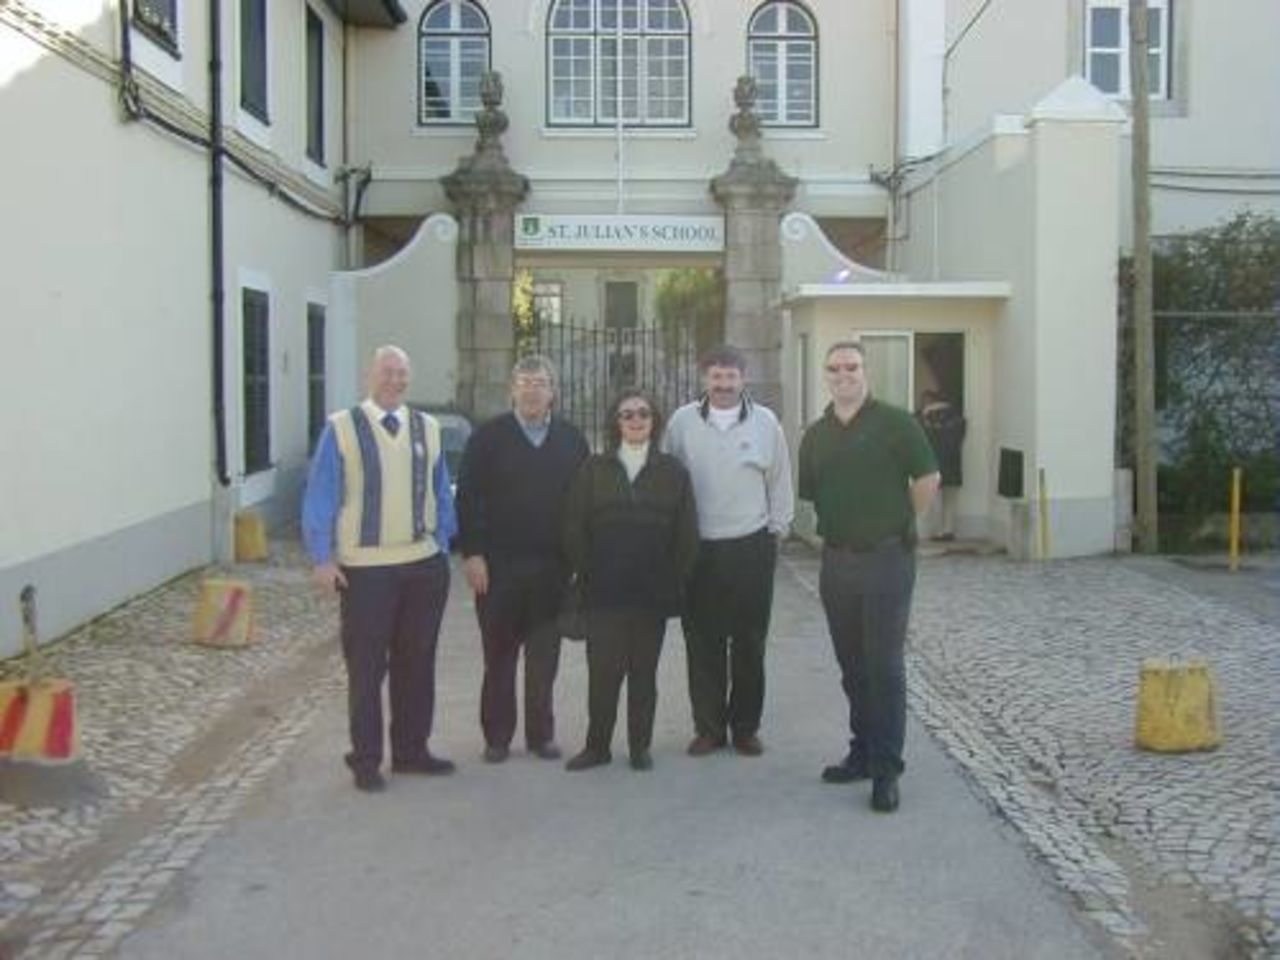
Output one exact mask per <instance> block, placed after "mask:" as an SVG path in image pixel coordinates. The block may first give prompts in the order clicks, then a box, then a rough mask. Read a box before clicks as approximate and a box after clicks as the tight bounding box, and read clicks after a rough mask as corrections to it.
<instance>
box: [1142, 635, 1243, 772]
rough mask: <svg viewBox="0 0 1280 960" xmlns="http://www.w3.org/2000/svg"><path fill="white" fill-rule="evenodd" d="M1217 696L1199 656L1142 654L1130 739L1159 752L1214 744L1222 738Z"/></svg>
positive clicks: (1192, 748) (1207, 746) (1220, 741)
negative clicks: (1173, 657)
mask: <svg viewBox="0 0 1280 960" xmlns="http://www.w3.org/2000/svg"><path fill="white" fill-rule="evenodd" d="M1216 701H1217V685H1216V684H1215V682H1214V679H1213V673H1212V672H1211V671H1210V670H1209V665H1208V664H1207V663H1206V662H1205V661H1204V660H1186V661H1178V660H1162V659H1154V658H1153V659H1148V660H1143V661H1142V667H1141V670H1140V671H1139V674H1138V717H1137V723H1136V725H1135V732H1134V743H1135V744H1136V745H1137V746H1138V748H1139V749H1142V750H1154V751H1156V752H1158V753H1185V752H1187V751H1191V750H1213V749H1215V748H1216V747H1217V746H1218V745H1219V744H1221V743H1222V736H1221V734H1220V733H1219V732H1218V709H1217V702H1216Z"/></svg>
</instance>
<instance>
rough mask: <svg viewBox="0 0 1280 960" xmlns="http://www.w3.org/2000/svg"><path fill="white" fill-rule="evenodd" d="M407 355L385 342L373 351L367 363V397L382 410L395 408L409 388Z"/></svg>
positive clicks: (401, 401)
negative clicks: (370, 359) (371, 357)
mask: <svg viewBox="0 0 1280 960" xmlns="http://www.w3.org/2000/svg"><path fill="white" fill-rule="evenodd" d="M411 374H412V371H411V370H410V368H409V355H408V354H407V353H405V352H404V351H403V350H401V349H400V348H399V347H396V346H392V345H391V344H387V345H385V346H381V347H378V349H377V350H375V351H373V360H372V361H371V362H370V363H369V380H368V383H369V397H370V399H372V400H373V402H374V403H376V404H377V405H378V406H379V407H381V408H382V409H383V410H397V409H399V407H400V405H401V404H402V403H403V402H404V394H405V391H406V390H408V389H409V379H410V376H411Z"/></svg>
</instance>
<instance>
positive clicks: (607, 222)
mask: <svg viewBox="0 0 1280 960" xmlns="http://www.w3.org/2000/svg"><path fill="white" fill-rule="evenodd" d="M516 249H517V250H626V251H644V252H653V253H720V252H722V251H723V250H724V217H719V216H709V217H708V216H702V217H699V216H685V217H681V216H661V215H635V216H629V215H624V214H618V215H608V214H581V215H566V214H546V213H522V214H519V215H518V216H517V217H516Z"/></svg>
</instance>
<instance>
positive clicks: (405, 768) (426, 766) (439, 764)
mask: <svg viewBox="0 0 1280 960" xmlns="http://www.w3.org/2000/svg"><path fill="white" fill-rule="evenodd" d="M456 769H457V767H456V766H455V765H454V762H453V761H452V760H446V759H445V758H444V757H433V756H432V755H431V754H429V753H424V754H423V755H422V756H420V757H415V758H414V759H412V760H392V761H391V772H392V773H422V774H426V775H427V776H441V775H444V774H448V773H453V771H454V770H456Z"/></svg>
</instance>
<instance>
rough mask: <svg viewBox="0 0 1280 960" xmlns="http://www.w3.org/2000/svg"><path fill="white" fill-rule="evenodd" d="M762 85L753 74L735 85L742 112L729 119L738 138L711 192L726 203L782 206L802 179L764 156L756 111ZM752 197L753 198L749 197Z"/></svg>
mask: <svg viewBox="0 0 1280 960" xmlns="http://www.w3.org/2000/svg"><path fill="white" fill-rule="evenodd" d="M758 94H759V88H758V87H757V86H756V80H755V78H754V77H751V76H746V75H744V76H741V77H739V78H738V82H737V83H736V84H735V85H734V87H733V102H734V103H735V104H736V105H737V107H738V111H737V112H736V113H735V114H734V115H733V116H732V117H730V118H729V129H730V131H732V133H733V135H734V136H735V137H736V138H737V140H738V144H737V146H736V147H734V150H733V159H732V160H730V161H729V169H728V170H726V171H725V172H724V173H722V174H720V176H718V177H715V178H714V179H712V181H711V193H712V196H714V197H715V199H716V201H717V202H718V203H720V204H721V205H722V206H724V205H727V204H729V203H731V202H736V200H735V199H734V198H738V199H741V200H747V201H748V202H749V203H753V204H754V203H760V202H763V203H764V204H765V206H768V207H776V208H777V209H781V208H782V207H784V206H786V204H787V203H789V202H790V200H791V198H792V197H793V196H794V195H795V190H796V186H797V184H798V181H797V180H796V178H795V177H789V176H787V175H786V174H785V173H783V172H782V171H781V170H780V169H778V165H777V164H776V163H774V162H773V161H772V160H770V159H769V158H768V157H766V156H765V155H764V149H763V147H762V146H761V137H760V117H759V115H758V114H757V113H756V111H755V105H756V97H757V96H758ZM748 198H750V199H748Z"/></svg>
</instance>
